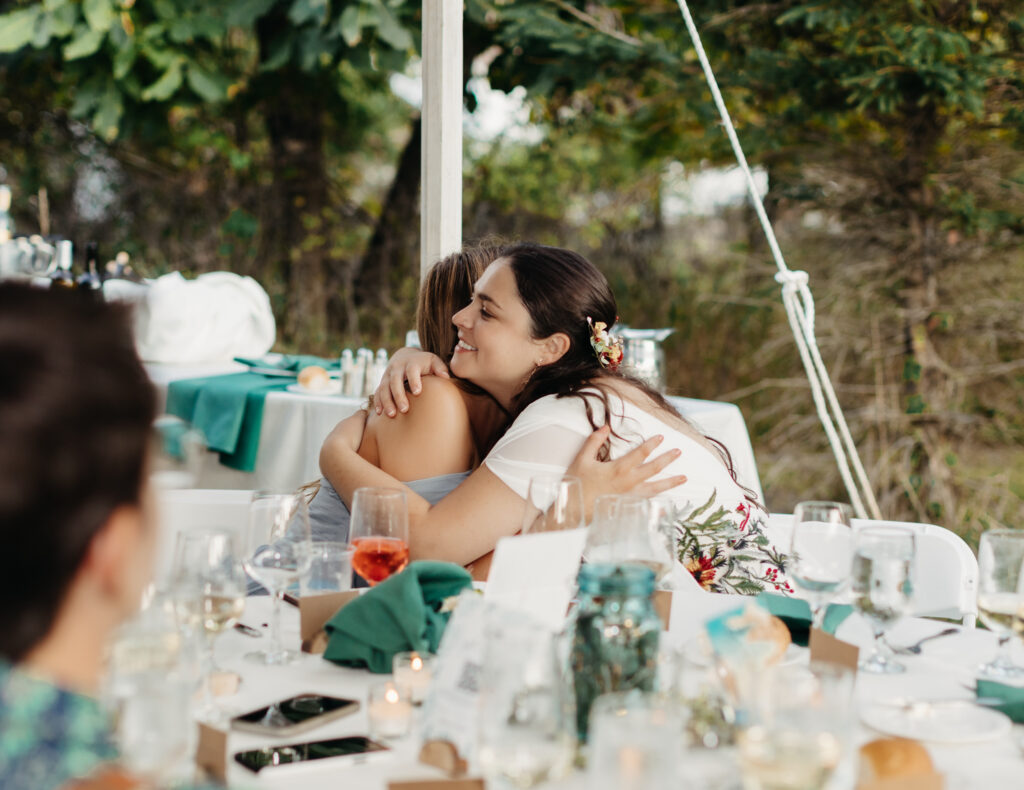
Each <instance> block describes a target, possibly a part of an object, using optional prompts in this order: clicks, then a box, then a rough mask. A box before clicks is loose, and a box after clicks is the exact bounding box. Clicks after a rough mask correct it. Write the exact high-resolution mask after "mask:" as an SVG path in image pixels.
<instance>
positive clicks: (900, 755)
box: [857, 738, 935, 785]
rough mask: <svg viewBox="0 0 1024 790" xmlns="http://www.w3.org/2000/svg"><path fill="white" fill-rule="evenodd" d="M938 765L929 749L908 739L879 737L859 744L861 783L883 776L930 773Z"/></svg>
mask: <svg viewBox="0 0 1024 790" xmlns="http://www.w3.org/2000/svg"><path fill="white" fill-rule="evenodd" d="M934 773H935V766H934V765H933V764H932V758H931V757H930V756H929V754H928V750H927V749H925V748H924V746H922V745H921V744H920V743H918V742H917V741H912V740H910V739H908V738H879V739H878V740H874V741H871V742H869V743H865V744H864V745H863V746H861V747H860V764H859V768H858V773H857V781H858V784H862V785H863V784H868V783H870V782H876V781H878V780H880V779H893V778H898V777H912V776H930V775H932V774H934Z"/></svg>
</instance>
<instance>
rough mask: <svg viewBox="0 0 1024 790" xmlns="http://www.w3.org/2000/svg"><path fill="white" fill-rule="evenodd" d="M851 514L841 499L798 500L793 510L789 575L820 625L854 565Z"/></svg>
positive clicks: (846, 582)
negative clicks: (829, 604) (827, 605)
mask: <svg viewBox="0 0 1024 790" xmlns="http://www.w3.org/2000/svg"><path fill="white" fill-rule="evenodd" d="M852 517H853V513H852V511H851V509H850V506H849V505H845V504H843V503H841V502H800V503H799V504H797V506H796V508H795V509H794V510H793V537H792V540H791V541H790V547H789V548H790V555H789V568H788V571H789V577H790V578H791V579H792V580H793V583H794V584H795V585H796V586H797V587H798V588H799V589H800V591H801V592H802V593H803V594H804V597H805V598H807V602H808V603H809V604H810V605H811V612H812V614H813V618H812V624H813V626H814V627H815V628H822V627H823V625H824V622H825V604H826V603H827V602H828V600H829V599H830V598H834V597H835V596H836V594H838V593H839V592H841V591H842V589H843V588H844V587H845V586H846V585H847V584H848V583H849V580H850V571H851V568H852V565H853V543H854V537H853V528H852V527H851V526H850V519H851V518H852Z"/></svg>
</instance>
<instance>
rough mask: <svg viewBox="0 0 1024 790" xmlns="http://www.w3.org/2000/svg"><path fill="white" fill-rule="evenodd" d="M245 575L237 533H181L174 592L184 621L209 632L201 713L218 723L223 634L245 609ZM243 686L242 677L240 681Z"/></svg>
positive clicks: (173, 584)
mask: <svg viewBox="0 0 1024 790" xmlns="http://www.w3.org/2000/svg"><path fill="white" fill-rule="evenodd" d="M245 584H246V581H245V573H244V572H243V570H242V563H241V560H240V554H239V551H238V540H237V536H236V535H235V533H234V532H231V531H227V530H221V529H202V530H190V531H188V532H180V533H178V542H177V545H176V547H175V555H174V568H173V571H172V573H171V591H172V596H173V598H174V605H175V612H176V613H177V615H178V622H179V623H181V624H182V625H183V626H186V627H188V628H190V629H192V630H193V631H194V632H196V633H202V634H204V635H205V639H204V646H205V653H206V656H205V659H206V660H205V671H206V681H205V682H204V683H203V705H202V707H201V708H200V710H199V712H198V715H199V717H200V718H203V719H207V720H211V721H214V722H217V721H221V720H222V719H223V714H222V712H221V710H220V708H219V707H218V706H217V705H216V703H215V702H214V699H213V688H212V686H213V683H214V679H215V678H219V677H221V676H224V675H225V674H232V675H233V674H234V673H225V672H224V671H223V670H221V669H219V668H218V667H217V663H216V659H215V658H214V642H215V640H216V638H217V636H218V635H219V634H221V633H223V632H224V631H225V630H227V629H228V628H230V627H231V626H233V625H234V624H235V623H237V622H238V619H239V618H240V617H241V616H242V610H243V609H244V608H245ZM236 684H237V676H235V683H233V684H232V685H236Z"/></svg>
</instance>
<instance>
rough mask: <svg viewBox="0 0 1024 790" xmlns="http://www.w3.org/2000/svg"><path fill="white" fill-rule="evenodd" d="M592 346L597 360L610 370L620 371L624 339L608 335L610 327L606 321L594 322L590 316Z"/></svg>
mask: <svg viewBox="0 0 1024 790" xmlns="http://www.w3.org/2000/svg"><path fill="white" fill-rule="evenodd" d="M587 323H588V324H589V325H590V345H591V346H592V347H593V349H594V353H595V354H597V359H598V361H599V362H600V363H601V365H602V366H603V367H606V368H608V370H613V371H614V370H618V368H619V365H621V364H622V338H621V337H616V336H615V335H611V334H609V333H608V325H607V324H606V323H605V322H604V321H596V322H595V321H594V320H593V319H592V318H591V317H590V316H589V315H588V316H587Z"/></svg>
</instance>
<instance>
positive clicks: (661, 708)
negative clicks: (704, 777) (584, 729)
mask: <svg viewBox="0 0 1024 790" xmlns="http://www.w3.org/2000/svg"><path fill="white" fill-rule="evenodd" d="M589 733H590V734H589V746H588V750H587V790H674V788H676V787H679V786H680V781H679V780H680V778H681V777H680V773H679V768H678V767H677V761H678V757H679V748H680V744H681V742H682V720H681V718H680V716H679V714H678V712H677V710H676V709H675V708H674V707H673V706H672V705H671V704H670V703H669V701H668V699H667V698H665V697H662V696H660V695H653V694H643V693H640V692H625V693H616V694H605V695H603V696H600V697H598V698H597V699H596V700H595V701H594V704H593V706H592V707H591V709H590V726H589Z"/></svg>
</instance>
